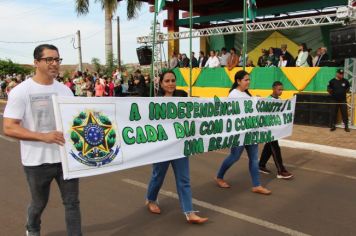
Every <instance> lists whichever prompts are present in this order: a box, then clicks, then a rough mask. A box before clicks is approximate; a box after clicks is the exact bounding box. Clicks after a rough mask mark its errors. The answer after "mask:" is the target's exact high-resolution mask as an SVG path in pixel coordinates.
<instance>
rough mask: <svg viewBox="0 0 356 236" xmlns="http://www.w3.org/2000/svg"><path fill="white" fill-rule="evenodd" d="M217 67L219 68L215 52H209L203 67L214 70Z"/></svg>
mask: <svg viewBox="0 0 356 236" xmlns="http://www.w3.org/2000/svg"><path fill="white" fill-rule="evenodd" d="M219 66H220V61H219V58H218V57H217V56H216V55H215V51H214V50H211V51H210V57H209V59H208V61H207V62H206V64H205V67H209V68H216V67H219Z"/></svg>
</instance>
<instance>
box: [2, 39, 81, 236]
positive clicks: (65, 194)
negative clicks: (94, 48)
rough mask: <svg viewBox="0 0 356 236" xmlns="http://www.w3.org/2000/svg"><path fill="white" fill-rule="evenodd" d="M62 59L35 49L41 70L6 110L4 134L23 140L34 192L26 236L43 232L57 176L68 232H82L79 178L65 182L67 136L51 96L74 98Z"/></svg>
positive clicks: (17, 91)
mask: <svg viewBox="0 0 356 236" xmlns="http://www.w3.org/2000/svg"><path fill="white" fill-rule="evenodd" d="M61 62H62V59H61V58H60V57H59V52H58V49H57V48H56V47H55V46H53V45H49V44H43V45H39V46H38V47H36V48H35V50H34V64H35V68H36V74H35V76H34V77H33V78H30V79H28V80H26V81H24V82H23V83H21V84H19V85H18V86H16V87H15V88H14V89H13V90H11V92H10V94H9V98H8V102H7V105H6V108H5V111H4V123H3V127H4V133H5V135H7V136H10V137H13V138H17V139H20V140H21V141H20V146H21V160H22V164H23V166H24V171H25V174H26V179H27V182H28V186H29V190H30V193H31V198H32V199H31V203H30V205H29V207H28V212H27V224H26V235H32V236H34V235H36V236H38V235H40V230H41V215H42V212H43V210H44V209H45V207H46V205H47V202H48V198H49V192H50V185H51V182H52V181H53V180H55V181H56V182H57V184H58V186H59V189H60V192H61V196H62V200H63V204H64V207H65V219H66V225H67V234H68V235H73V236H74V235H75V236H77V235H82V233H81V217H80V208H79V198H78V195H79V180H78V179H71V180H64V179H63V172H62V165H61V159H60V154H59V145H63V144H64V142H65V140H64V137H63V133H62V132H58V131H56V124H55V120H54V111H53V106H52V95H60V96H73V93H72V91H71V90H70V89H69V88H68V87H66V86H65V85H63V84H61V83H59V82H58V81H56V80H55V79H54V78H55V77H56V76H57V75H58V73H59V65H60V64H61Z"/></svg>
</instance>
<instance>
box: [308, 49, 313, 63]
mask: <svg viewBox="0 0 356 236" xmlns="http://www.w3.org/2000/svg"><path fill="white" fill-rule="evenodd" d="M312 51H313V49H311V48H309V49H308V59H307V62H308V65H309V66H310V67H313V57H312V55H311V54H312Z"/></svg>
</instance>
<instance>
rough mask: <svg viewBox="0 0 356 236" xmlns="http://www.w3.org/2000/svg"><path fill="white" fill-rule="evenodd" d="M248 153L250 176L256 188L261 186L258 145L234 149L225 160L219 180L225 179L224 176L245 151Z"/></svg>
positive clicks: (219, 173)
mask: <svg viewBox="0 0 356 236" xmlns="http://www.w3.org/2000/svg"><path fill="white" fill-rule="evenodd" d="M244 148H245V149H246V151H247V155H248V159H249V163H248V164H249V170H250V175H251V178H252V184H253V186H254V187H257V186H260V185H261V184H260V174H259V167H258V145H257V144H253V145H245V146H238V147H232V148H231V153H230V155H229V156H228V157H227V158H226V159H225V160H224V162H223V163H222V165H221V167H220V169H219V172H218V175H217V177H218V178H219V179H224V175H225V173H226V171H227V170H228V169H229V168H230V167H231V166H232V165H233V164H234V163H235V162H237V161H238V160H239V159H240V157H241V154H242V152H243V150H244Z"/></svg>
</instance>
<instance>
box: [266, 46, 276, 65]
mask: <svg viewBox="0 0 356 236" xmlns="http://www.w3.org/2000/svg"><path fill="white" fill-rule="evenodd" d="M267 61H270V62H271V63H272V64H273V65H274V66H277V65H278V59H277V57H276V55H275V53H274V48H272V47H270V48H269V49H268V57H267Z"/></svg>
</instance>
